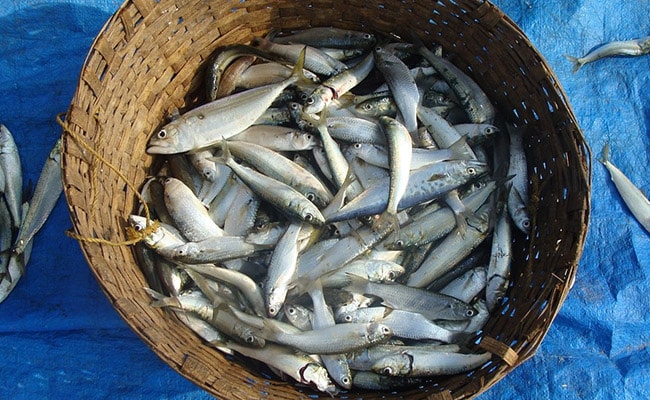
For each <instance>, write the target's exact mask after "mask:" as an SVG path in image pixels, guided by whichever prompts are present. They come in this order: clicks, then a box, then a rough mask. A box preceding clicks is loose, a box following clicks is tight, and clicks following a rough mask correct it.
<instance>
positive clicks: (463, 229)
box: [454, 210, 474, 238]
mask: <svg viewBox="0 0 650 400" xmlns="http://www.w3.org/2000/svg"><path fill="white" fill-rule="evenodd" d="M473 216H474V213H473V212H472V210H464V211H461V212H454V218H455V219H456V229H457V230H458V233H459V234H460V237H461V238H464V237H465V233H467V227H468V224H467V220H468V219H470V218H472V217H473Z"/></svg>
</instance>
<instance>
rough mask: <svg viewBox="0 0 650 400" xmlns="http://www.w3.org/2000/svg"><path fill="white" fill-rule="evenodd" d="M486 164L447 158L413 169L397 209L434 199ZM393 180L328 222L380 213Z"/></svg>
mask: <svg viewBox="0 0 650 400" xmlns="http://www.w3.org/2000/svg"><path fill="white" fill-rule="evenodd" d="M487 171H488V167H487V165H486V164H484V163H482V162H479V161H475V160H459V161H444V162H439V163H435V164H431V165H430V166H428V167H425V168H420V169H418V170H415V171H412V172H411V173H410V175H409V180H408V186H407V188H406V192H405V193H404V195H403V196H402V198H401V200H400V202H399V204H398V206H397V209H398V210H403V209H405V208H408V207H411V206H414V205H416V204H419V203H422V202H425V201H429V200H433V199H435V198H438V197H440V196H442V195H444V194H445V193H447V192H449V191H450V190H453V189H455V188H457V187H459V186H461V185H463V184H465V183H468V182H470V181H471V180H473V179H477V178H479V177H480V176H482V175H483V174H485V173H487ZM388 188H389V183H388V182H385V183H383V184H377V186H374V187H371V188H369V189H366V190H365V191H363V192H362V193H361V194H360V195H358V196H357V197H355V198H354V199H353V200H352V201H351V202H349V203H348V204H346V205H345V206H344V207H343V208H341V209H340V210H339V211H338V212H336V213H334V214H332V215H329V216H328V218H327V219H328V222H334V221H340V220H343V219H349V218H354V217H358V216H364V215H372V214H378V213H380V212H382V211H383V210H385V209H386V206H387V204H388V192H389V189H388Z"/></svg>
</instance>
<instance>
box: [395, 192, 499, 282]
mask: <svg viewBox="0 0 650 400" xmlns="http://www.w3.org/2000/svg"><path fill="white" fill-rule="evenodd" d="M489 213H490V207H489V205H488V204H484V205H483V206H481V208H479V210H478V211H477V212H476V214H475V215H474V217H473V218H471V220H470V221H468V227H469V228H468V229H467V231H466V233H465V234H464V235H461V234H460V232H459V230H458V228H456V229H454V230H453V231H452V232H451V233H450V234H449V235H447V236H446V237H445V239H444V240H442V242H441V243H439V244H438V245H437V247H436V248H434V249H433V250H432V251H431V253H429V255H428V256H427V258H426V259H425V260H424V262H423V263H422V265H420V268H418V269H417V270H416V271H415V272H413V273H411V275H410V276H409V278H408V281H407V285H409V286H413V287H420V288H421V287H426V286H428V285H429V284H430V283H431V282H433V281H434V280H436V278H439V277H440V276H442V275H443V274H444V273H445V272H447V271H449V270H450V269H452V268H453V267H454V266H455V265H456V264H457V263H458V262H459V261H460V260H462V259H463V258H465V257H466V256H468V255H469V254H470V253H471V252H472V250H473V249H475V248H476V247H477V246H478V245H479V244H481V243H482V242H483V241H484V240H485V239H486V238H487V237H488V235H489V234H490V231H491V229H490V223H489Z"/></svg>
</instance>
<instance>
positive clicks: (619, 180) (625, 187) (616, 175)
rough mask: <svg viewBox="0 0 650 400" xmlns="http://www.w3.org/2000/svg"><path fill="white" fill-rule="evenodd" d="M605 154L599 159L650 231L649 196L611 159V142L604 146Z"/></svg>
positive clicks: (635, 214) (625, 199)
mask: <svg viewBox="0 0 650 400" xmlns="http://www.w3.org/2000/svg"><path fill="white" fill-rule="evenodd" d="M602 154H603V156H602V158H601V159H600V160H599V161H600V162H601V163H602V164H603V165H604V166H605V168H607V170H608V171H609V174H610V177H611V179H612V182H614V185H615V186H616V190H618V193H619V194H620V195H621V197H622V198H623V201H624V202H625V204H626V205H627V206H628V208H629V209H630V211H631V212H632V215H634V218H636V220H637V221H639V223H640V224H641V225H642V226H643V227H644V228H645V230H646V231H647V232H650V202H649V201H648V198H647V197H645V195H644V194H643V193H642V192H641V191H640V190H639V188H637V187H636V186H635V185H634V184H633V183H632V181H630V179H629V178H628V177H626V176H625V175H624V174H623V172H621V170H620V169H618V168H617V167H616V166H615V165H614V164H612V163H611V162H610V161H609V144H607V143H606V144H605V146H604V147H603V153H602Z"/></svg>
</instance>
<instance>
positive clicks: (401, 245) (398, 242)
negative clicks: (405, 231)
mask: <svg viewBox="0 0 650 400" xmlns="http://www.w3.org/2000/svg"><path fill="white" fill-rule="evenodd" d="M395 246H397V247H404V241H403V240H402V239H397V240H396V241H395Z"/></svg>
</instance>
